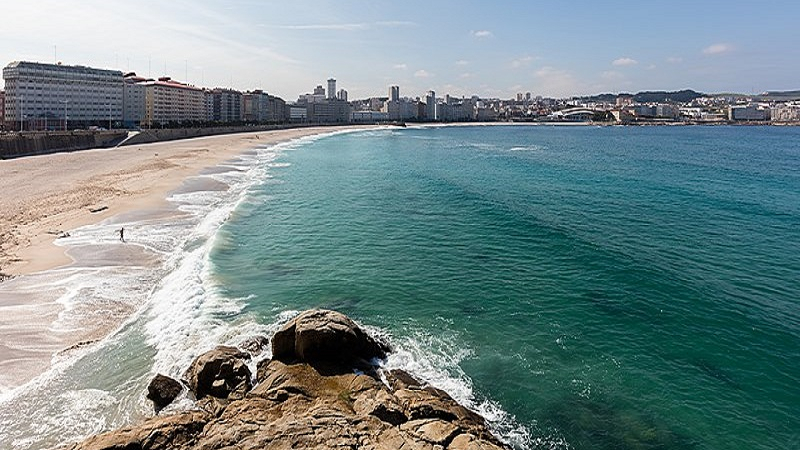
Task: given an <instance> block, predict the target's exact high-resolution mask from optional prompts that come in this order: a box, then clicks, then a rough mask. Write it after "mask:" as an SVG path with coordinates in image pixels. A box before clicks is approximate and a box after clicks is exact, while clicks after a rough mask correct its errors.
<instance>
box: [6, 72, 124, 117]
mask: <svg viewBox="0 0 800 450" xmlns="http://www.w3.org/2000/svg"><path fill="white" fill-rule="evenodd" d="M3 79H4V80H5V85H6V98H5V121H6V126H7V128H9V129H15V130H20V129H24V130H46V129H64V128H67V126H68V125H67V124H69V126H70V127H86V126H93V125H94V126H104V127H106V126H108V127H113V126H115V124H118V123H119V122H120V121H121V120H122V96H123V76H122V72H120V71H118V70H105V69H95V68H91V67H84V66H66V65H61V64H43V63H36V62H25V61H16V62H12V63H11V64H9V65H8V66H6V67H5V68H4V69H3Z"/></svg>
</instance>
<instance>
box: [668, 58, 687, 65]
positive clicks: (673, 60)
mask: <svg viewBox="0 0 800 450" xmlns="http://www.w3.org/2000/svg"><path fill="white" fill-rule="evenodd" d="M667 62H668V63H670V64H680V63H682V62H683V58H681V57H679V56H670V57H669V58H667Z"/></svg>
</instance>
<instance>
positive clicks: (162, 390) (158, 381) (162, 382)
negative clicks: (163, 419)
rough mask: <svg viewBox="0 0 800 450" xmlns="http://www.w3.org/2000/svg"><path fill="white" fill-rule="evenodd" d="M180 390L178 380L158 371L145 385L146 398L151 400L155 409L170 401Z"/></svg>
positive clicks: (181, 388)
mask: <svg viewBox="0 0 800 450" xmlns="http://www.w3.org/2000/svg"><path fill="white" fill-rule="evenodd" d="M182 391H183V385H182V384H181V383H180V381H178V380H175V379H172V378H170V377H168V376H166V375H161V374H160V373H159V374H157V375H156V376H155V377H154V378H153V380H152V381H150V384H149V385H148V386H147V398H148V399H150V400H152V401H153V405H154V406H155V407H156V410H160V409H162V408H164V407H166V406H167V405H169V404H170V403H172V401H173V400H175V398H176V397H177V396H178V395H180V393H181V392H182Z"/></svg>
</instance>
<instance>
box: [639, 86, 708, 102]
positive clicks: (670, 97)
mask: <svg viewBox="0 0 800 450" xmlns="http://www.w3.org/2000/svg"><path fill="white" fill-rule="evenodd" d="M704 95H705V94H703V93H700V92H697V91H693V90H691V89H684V90H682V91H672V92H667V91H645V92H639V93H638V94H636V95H634V96H633V100H634V101H637V102H639V103H651V102H678V103H686V102H690V101H692V100H694V99H696V98H700V97H703V96H704Z"/></svg>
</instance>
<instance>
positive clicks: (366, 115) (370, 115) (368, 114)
mask: <svg viewBox="0 0 800 450" xmlns="http://www.w3.org/2000/svg"><path fill="white" fill-rule="evenodd" d="M387 120H389V114H388V113H385V112H381V111H353V112H351V113H350V121H351V122H355V123H375V122H386V121H387Z"/></svg>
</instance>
